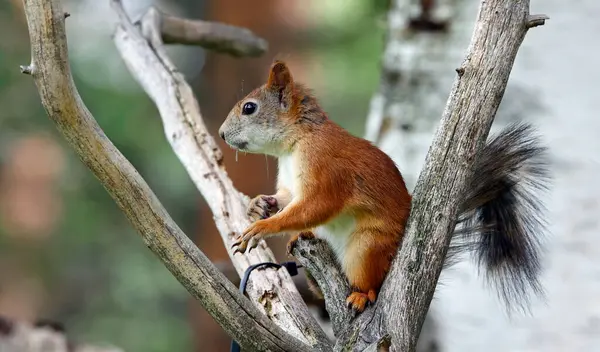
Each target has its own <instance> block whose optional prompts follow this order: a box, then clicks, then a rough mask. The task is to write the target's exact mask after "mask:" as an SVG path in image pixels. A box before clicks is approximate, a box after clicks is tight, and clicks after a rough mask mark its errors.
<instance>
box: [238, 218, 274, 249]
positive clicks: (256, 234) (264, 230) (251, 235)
mask: <svg viewBox="0 0 600 352" xmlns="http://www.w3.org/2000/svg"><path fill="white" fill-rule="evenodd" d="M277 232H279V227H278V224H277V223H276V222H274V221H272V220H258V221H256V222H254V223H252V224H251V225H250V226H249V227H248V228H247V229H246V230H245V231H244V233H242V234H241V235H240V236H238V237H237V238H236V239H235V242H234V243H233V245H232V246H231V248H232V249H234V248H235V250H234V251H233V253H234V254H235V253H237V252H239V253H245V252H246V249H252V248H256V246H258V241H260V240H261V239H262V238H265V237H266V236H268V235H271V234H273V233H277Z"/></svg>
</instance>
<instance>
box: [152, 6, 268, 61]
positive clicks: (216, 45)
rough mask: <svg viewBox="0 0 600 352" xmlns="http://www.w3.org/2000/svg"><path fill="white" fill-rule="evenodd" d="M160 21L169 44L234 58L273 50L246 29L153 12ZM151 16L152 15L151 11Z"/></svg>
mask: <svg viewBox="0 0 600 352" xmlns="http://www.w3.org/2000/svg"><path fill="white" fill-rule="evenodd" d="M152 11H154V12H156V14H157V15H158V16H157V18H158V19H159V20H160V22H159V26H158V28H160V34H161V37H162V40H163V42H164V43H165V44H187V45H198V46H201V47H203V48H206V49H209V50H212V51H216V52H220V53H225V54H229V55H232V56H236V57H240V56H251V57H254V56H260V55H262V54H263V53H265V52H266V51H267V49H268V47H269V45H268V43H267V41H266V40H264V39H262V38H260V37H258V36H256V35H255V34H254V33H252V32H251V31H250V30H248V29H246V28H241V27H236V26H231V25H227V24H223V23H218V22H208V21H200V20H188V19H184V18H178V17H174V16H169V15H166V14H164V13H159V12H158V11H157V10H152ZM147 14H151V12H147Z"/></svg>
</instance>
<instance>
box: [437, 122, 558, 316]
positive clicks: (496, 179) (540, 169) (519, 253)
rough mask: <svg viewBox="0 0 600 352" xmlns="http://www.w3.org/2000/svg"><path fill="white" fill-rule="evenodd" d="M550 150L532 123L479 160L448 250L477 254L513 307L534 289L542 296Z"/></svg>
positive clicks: (501, 137)
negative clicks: (544, 193)
mask: <svg viewBox="0 0 600 352" xmlns="http://www.w3.org/2000/svg"><path fill="white" fill-rule="evenodd" d="M545 154H546V148H544V147H542V146H541V145H540V143H539V141H538V138H537V136H536V135H535V133H534V131H533V128H532V127H531V126H530V125H527V124H523V123H519V124H513V125H511V126H509V127H507V128H505V129H504V130H503V131H502V132H500V133H499V134H498V135H497V136H495V137H494V138H492V139H491V140H490V141H488V143H487V145H486V146H485V148H484V149H483V151H482V154H480V156H479V157H478V158H477V161H476V162H475V165H474V168H475V170H474V173H473V177H472V179H471V182H470V183H469V186H468V187H467V190H466V192H467V193H466V195H465V199H464V201H463V203H462V206H461V209H460V212H459V213H460V215H459V218H458V225H459V226H458V227H457V230H456V235H455V236H454V238H453V240H452V242H451V246H450V249H449V252H448V256H447V258H448V264H451V263H452V262H455V261H456V254H460V253H463V252H465V251H468V252H471V253H472V254H474V256H475V258H476V260H477V264H478V265H479V267H480V269H483V271H484V273H485V276H486V278H487V279H488V280H489V282H490V283H492V284H495V285H496V287H497V289H498V293H499V295H500V297H501V298H502V299H503V300H504V301H505V303H506V304H507V305H508V307H509V309H510V308H512V307H511V306H512V304H517V305H518V306H520V307H521V308H524V309H526V308H528V306H529V303H530V302H529V292H530V291H533V292H534V293H536V294H538V295H540V296H543V289H542V286H541V284H540V282H539V278H538V276H539V274H540V269H541V268H540V251H541V243H540V242H541V237H540V236H541V235H542V232H543V231H544V229H545V221H544V218H543V215H544V212H545V209H544V207H543V205H542V203H541V202H540V200H539V198H538V193H537V192H539V191H542V190H545V189H547V185H548V181H549V173H548V169H547V161H546V155H545Z"/></svg>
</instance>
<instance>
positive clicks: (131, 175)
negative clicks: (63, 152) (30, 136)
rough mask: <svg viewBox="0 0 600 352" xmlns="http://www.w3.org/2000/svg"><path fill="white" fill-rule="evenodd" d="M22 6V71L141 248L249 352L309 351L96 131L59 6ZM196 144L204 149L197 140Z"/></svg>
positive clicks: (31, 2)
mask: <svg viewBox="0 0 600 352" xmlns="http://www.w3.org/2000/svg"><path fill="white" fill-rule="evenodd" d="M23 3H24V9H25V14H26V17H27V24H28V28H29V34H30V39H31V50H32V57H31V64H30V65H28V66H27V67H28V71H29V73H30V74H31V75H32V77H33V79H34V82H35V84H36V86H37V88H38V91H39V94H40V98H41V101H42V105H43V106H44V108H45V110H46V112H47V113H48V115H49V117H50V118H51V119H52V120H53V121H54V122H55V124H56V126H57V128H58V130H59V131H60V132H61V133H62V135H63V136H64V137H65V139H66V140H67V141H68V142H69V144H70V145H71V146H72V147H73V149H74V150H75V152H76V153H77V155H78V156H79V158H80V159H81V160H82V161H83V163H84V164H85V165H86V166H87V167H88V168H89V169H90V170H91V171H92V172H93V173H94V175H95V176H96V177H97V178H98V180H99V181H100V182H101V183H102V185H103V186H104V187H105V189H106V190H107V191H108V193H109V194H110V195H111V197H112V198H113V199H114V200H115V202H116V203H117V205H118V206H119V207H120V208H121V210H122V211H123V212H124V213H125V215H126V216H127V218H128V219H129V220H130V222H131V223H132V225H133V227H134V228H135V229H136V230H137V231H138V233H139V234H140V235H141V236H142V238H143V240H144V242H145V243H146V245H147V246H148V247H149V248H150V249H151V250H152V251H153V252H154V253H155V254H156V255H157V256H158V257H159V258H160V259H161V260H162V261H163V263H164V264H165V266H166V267H167V268H168V269H169V270H170V271H171V273H172V274H173V275H174V276H175V277H176V278H177V279H178V280H179V282H181V284H182V285H183V286H184V287H186V289H187V290H188V291H189V292H190V293H191V294H192V295H193V296H194V297H196V298H197V299H198V300H199V301H200V303H201V304H202V305H203V306H204V308H205V309H206V310H207V311H208V312H209V313H210V314H211V315H212V316H213V317H214V318H215V320H216V321H217V322H218V323H219V324H220V325H221V326H222V327H223V329H224V330H225V331H226V332H227V333H228V334H229V335H230V336H232V337H233V338H235V339H236V340H237V341H238V342H239V343H240V345H241V346H243V347H245V348H248V349H250V350H274V351H289V350H302V351H308V350H314V348H310V347H309V346H308V345H306V344H304V343H302V342H301V341H299V340H298V339H297V338H295V337H293V336H291V335H290V334H288V333H286V332H285V331H284V330H283V329H282V328H280V327H279V326H277V325H276V324H274V323H273V322H272V321H271V320H269V319H268V318H267V317H266V316H265V315H264V314H263V312H261V311H259V310H258V309H257V308H256V307H255V306H254V305H252V304H251V303H250V302H249V301H248V300H247V299H246V298H245V297H244V296H242V295H241V294H240V293H239V292H238V290H237V288H236V287H234V286H233V285H232V284H231V283H230V282H229V281H228V280H227V279H226V278H225V277H224V276H223V274H221V273H220V272H219V271H218V270H217V269H216V268H215V267H214V265H213V264H212V263H211V262H210V261H209V260H208V258H206V256H205V255H204V254H203V253H202V252H201V251H200V250H199V249H198V248H197V247H196V246H195V245H194V244H193V243H192V241H191V240H190V239H189V238H188V237H187V236H186V235H185V234H184V233H183V232H182V231H181V229H180V228H179V227H178V226H177V224H175V223H174V222H173V220H172V219H171V217H170V216H169V214H168V213H167V212H166V210H165V209H164V208H163V207H162V205H161V204H160V202H159V201H158V199H157V198H156V196H155V195H154V193H153V192H152V191H151V190H150V188H149V187H148V185H147V184H146V182H145V181H144V180H143V178H142V177H141V176H140V175H139V174H138V172H137V171H136V170H135V168H134V167H133V166H132V165H131V163H129V161H128V160H127V159H126V158H125V157H124V156H123V155H122V154H121V153H120V152H119V151H118V150H117V149H116V148H115V146H114V145H113V144H112V143H111V142H110V140H109V139H108V137H107V136H106V135H105V134H104V132H103V131H102V129H101V128H100V126H98V124H97V122H96V121H95V120H94V118H93V116H92V115H91V113H90V112H89V110H88V109H87V107H86V106H85V104H84V103H83V101H82V100H81V97H80V95H79V93H78V92H77V89H76V87H75V84H74V82H73V77H72V75H71V70H70V66H69V64H68V63H69V58H68V49H67V41H66V35H65V24H64V21H65V16H64V11H63V10H62V6H61V3H60V1H59V0H24V1H23ZM197 138H199V139H198V142H200V144H202V145H203V146H206V143H202V141H201V139H202V138H203V137H202V136H201V135H198V136H197ZM193 140H194V141H196V140H195V139H193ZM234 194H236V193H234ZM235 215H237V214H235ZM222 216H224V217H226V216H228V215H226V214H223V215H222ZM290 285H291V284H290ZM315 324H316V323H315ZM314 344H315V345H318V344H317V343H314ZM323 349H325V348H323Z"/></svg>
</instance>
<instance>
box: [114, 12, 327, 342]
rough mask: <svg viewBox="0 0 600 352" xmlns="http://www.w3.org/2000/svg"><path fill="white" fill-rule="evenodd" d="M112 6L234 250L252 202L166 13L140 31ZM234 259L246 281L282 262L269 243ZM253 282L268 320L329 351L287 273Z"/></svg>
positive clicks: (140, 76)
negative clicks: (179, 65) (225, 159)
mask: <svg viewBox="0 0 600 352" xmlns="http://www.w3.org/2000/svg"><path fill="white" fill-rule="evenodd" d="M112 4H113V7H114V8H115V10H116V12H117V13H118V14H119V17H120V22H119V24H118V26H117V28H116V31H115V34H114V41H115V44H116V46H117V49H118V50H119V52H120V54H121V57H122V58H123V60H124V62H125V64H126V66H127V68H128V69H129V71H130V72H131V73H132V75H133V76H134V78H135V79H136V80H137V81H138V82H139V84H140V85H141V86H142V88H143V89H144V90H145V91H146V93H147V94H148V95H149V96H150V98H151V99H152V100H153V101H154V103H155V104H156V106H157V108H158V110H159V113H160V117H161V119H162V122H163V126H164V129H165V135H166V138H167V140H168V141H169V143H170V144H171V146H172V148H173V150H174V152H175V154H176V155H177V157H178V158H179V160H180V161H181V163H182V164H183V166H184V167H185V169H186V170H187V172H188V174H189V175H190V177H191V179H192V181H193V182H194V184H195V185H196V187H197V188H198V189H199V190H200V192H201V194H202V196H203V197H204V198H205V199H206V202H207V204H208V205H209V207H210V209H211V210H212V212H213V215H214V220H215V224H216V226H217V229H218V230H219V232H220V234H221V236H222V238H223V241H224V243H225V246H226V248H228V249H229V248H230V247H231V244H232V243H233V241H232V239H233V236H234V235H235V234H237V233H240V232H241V231H243V230H244V229H245V228H246V227H248V225H250V222H249V219H248V218H247V216H246V206H247V199H246V198H245V197H244V196H243V195H242V194H241V193H240V192H239V191H238V190H237V189H236V188H235V187H234V185H233V183H232V182H231V179H230V178H229V177H228V176H227V172H226V171H225V169H224V167H223V166H222V156H221V151H220V150H219V147H218V146H217V144H216V142H215V141H214V139H213V137H212V136H211V135H210V134H209V133H208V131H207V130H206V127H205V125H204V122H203V120H202V115H201V112H200V107H199V105H198V102H197V100H196V98H195V97H194V94H193V92H192V89H191V87H190V86H189V84H188V83H187V82H186V81H185V78H184V77H183V75H182V74H181V73H179V72H178V70H177V69H176V67H175V66H174V65H173V63H172V62H171V60H170V59H169V57H168V56H167V55H166V54H165V52H164V49H163V45H162V42H161V35H160V28H159V26H158V23H160V20H159V17H160V13H159V12H158V11H156V10H154V9H152V8H151V9H150V10H149V12H148V14H147V15H145V16H144V17H143V20H142V22H141V27H142V31H140V30H139V29H138V28H137V27H136V26H134V25H132V23H131V22H130V21H129V18H128V17H127V15H126V14H125V12H124V11H123V9H122V7H121V4H120V1H117V0H112ZM142 33H144V35H145V36H143V35H142ZM147 38H148V39H147ZM149 40H150V42H151V43H152V44H150V42H149ZM228 253H229V256H230V258H231V260H232V262H233V264H234V266H235V268H236V270H237V271H238V274H239V275H240V276H241V275H243V274H244V272H245V271H246V269H247V268H248V267H249V266H250V265H252V264H256V263H260V262H276V260H275V256H274V255H273V253H272V252H271V250H270V249H269V248H268V247H267V246H266V244H265V243H264V241H263V242H262V243H261V245H259V247H258V248H257V249H255V250H252V251H250V252H248V253H246V254H244V255H240V254H236V255H233V254H232V251H228ZM250 278H251V280H250V281H249V284H248V287H247V290H246V292H247V294H248V296H249V297H250V299H251V301H252V302H253V303H254V304H255V305H256V306H257V307H258V308H259V309H260V310H261V311H262V312H263V313H264V314H265V315H266V316H268V317H269V318H270V319H271V320H272V321H273V322H275V323H276V324H277V325H279V326H280V327H282V328H284V329H286V330H287V331H288V332H289V333H290V334H292V335H293V336H294V337H296V338H298V339H300V340H303V341H305V342H306V343H307V344H309V345H310V346H313V347H314V348H323V349H328V348H329V345H330V342H329V340H328V339H327V336H326V334H325V332H324V331H323V329H322V328H321V327H320V326H319V324H318V323H317V321H316V320H315V319H314V317H313V316H312V315H311V314H310V312H309V310H308V308H307V306H306V304H304V301H303V300H302V297H301V296H300V294H299V293H298V290H297V289H296V287H295V285H294V283H293V281H292V279H291V277H290V275H289V273H288V272H287V271H286V270H285V269H279V270H276V269H271V268H265V269H257V270H255V271H254V272H253V273H252V274H251V276H250Z"/></svg>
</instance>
